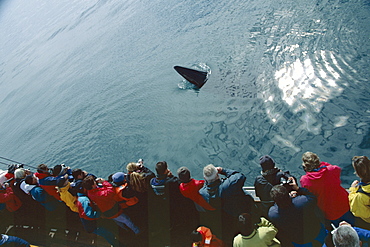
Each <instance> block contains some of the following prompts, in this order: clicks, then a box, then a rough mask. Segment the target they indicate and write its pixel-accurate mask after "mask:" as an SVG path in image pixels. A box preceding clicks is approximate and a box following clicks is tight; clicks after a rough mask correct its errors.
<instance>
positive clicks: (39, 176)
mask: <svg viewBox="0 0 370 247" xmlns="http://www.w3.org/2000/svg"><path fill="white" fill-rule="evenodd" d="M35 176H36V177H37V178H38V179H43V178H46V177H49V176H50V175H49V174H46V173H39V172H36V173H35Z"/></svg>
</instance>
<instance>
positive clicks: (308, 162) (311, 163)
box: [302, 152, 320, 172]
mask: <svg viewBox="0 0 370 247" xmlns="http://www.w3.org/2000/svg"><path fill="white" fill-rule="evenodd" d="M302 161H303V164H304V166H305V167H306V168H305V170H306V171H307V172H312V171H313V170H314V169H316V168H319V166H320V158H319V156H317V154H315V153H312V152H305V153H304V154H303V155H302Z"/></svg>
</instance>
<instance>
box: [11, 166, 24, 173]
mask: <svg viewBox="0 0 370 247" xmlns="http://www.w3.org/2000/svg"><path fill="white" fill-rule="evenodd" d="M23 167H24V164H10V165H8V172H9V173H12V174H14V172H15V170H17V169H18V168H23Z"/></svg>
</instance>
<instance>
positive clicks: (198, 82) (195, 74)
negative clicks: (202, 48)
mask: <svg viewBox="0 0 370 247" xmlns="http://www.w3.org/2000/svg"><path fill="white" fill-rule="evenodd" d="M173 68H174V69H175V70H176V71H177V72H178V73H179V74H180V75H181V76H182V77H184V78H185V79H186V80H187V81H188V82H190V83H191V84H194V85H195V86H196V87H197V88H198V89H200V88H201V87H203V85H204V84H205V83H206V81H207V80H208V73H207V72H205V71H199V70H195V69H189V68H185V67H181V66H175V67H173Z"/></svg>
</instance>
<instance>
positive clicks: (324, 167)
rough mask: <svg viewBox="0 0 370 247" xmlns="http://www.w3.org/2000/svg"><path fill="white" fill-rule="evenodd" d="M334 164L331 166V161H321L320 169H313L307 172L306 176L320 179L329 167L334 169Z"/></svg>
mask: <svg viewBox="0 0 370 247" xmlns="http://www.w3.org/2000/svg"><path fill="white" fill-rule="evenodd" d="M332 168H333V166H331V165H330V164H329V163H327V162H320V166H319V168H317V169H318V171H312V172H306V176H307V177H308V178H310V179H319V178H321V177H322V176H323V175H324V174H325V172H326V171H327V170H328V169H329V170H330V169H332Z"/></svg>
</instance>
